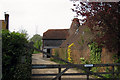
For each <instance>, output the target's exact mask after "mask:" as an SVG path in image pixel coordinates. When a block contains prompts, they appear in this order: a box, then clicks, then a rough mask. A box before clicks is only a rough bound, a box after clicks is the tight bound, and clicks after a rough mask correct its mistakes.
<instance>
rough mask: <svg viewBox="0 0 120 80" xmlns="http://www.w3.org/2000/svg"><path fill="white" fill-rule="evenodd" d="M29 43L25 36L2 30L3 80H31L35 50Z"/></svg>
mask: <svg viewBox="0 0 120 80" xmlns="http://www.w3.org/2000/svg"><path fill="white" fill-rule="evenodd" d="M27 43H28V40H27V39H26V36H25V35H24V34H22V33H18V32H10V31H7V30H2V74H3V75H2V80H30V78H31V61H32V60H31V54H32V52H33V50H30V49H28V48H26V47H24V44H27Z"/></svg>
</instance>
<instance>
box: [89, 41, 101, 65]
mask: <svg viewBox="0 0 120 80" xmlns="http://www.w3.org/2000/svg"><path fill="white" fill-rule="evenodd" d="M88 47H89V48H90V62H91V64H98V63H101V52H102V48H101V47H99V46H98V44H97V43H95V42H93V43H91V44H89V45H88Z"/></svg>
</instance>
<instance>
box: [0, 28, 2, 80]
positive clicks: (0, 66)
mask: <svg viewBox="0 0 120 80" xmlns="http://www.w3.org/2000/svg"><path fill="white" fill-rule="evenodd" d="M1 79H2V32H1V27H0V80H1Z"/></svg>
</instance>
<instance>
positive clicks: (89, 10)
mask: <svg viewBox="0 0 120 80" xmlns="http://www.w3.org/2000/svg"><path fill="white" fill-rule="evenodd" d="M73 6H74V9H72V11H73V12H76V14H77V16H83V17H84V18H83V19H80V20H81V22H83V23H82V24H83V25H87V26H88V27H89V28H90V29H91V30H92V31H93V33H95V34H99V36H96V39H98V40H97V41H98V43H103V44H105V45H106V46H107V47H108V48H109V49H111V50H112V48H113V47H114V49H118V42H119V41H120V34H119V31H120V29H119V27H120V21H119V19H120V12H119V8H120V3H118V2H79V3H74V4H73Z"/></svg>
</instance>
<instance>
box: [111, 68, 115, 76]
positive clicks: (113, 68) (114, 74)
mask: <svg viewBox="0 0 120 80" xmlns="http://www.w3.org/2000/svg"><path fill="white" fill-rule="evenodd" d="M112 72H113V73H112V75H113V78H114V77H115V73H114V66H112Z"/></svg>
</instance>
